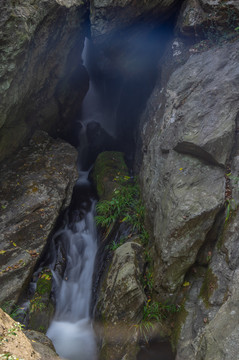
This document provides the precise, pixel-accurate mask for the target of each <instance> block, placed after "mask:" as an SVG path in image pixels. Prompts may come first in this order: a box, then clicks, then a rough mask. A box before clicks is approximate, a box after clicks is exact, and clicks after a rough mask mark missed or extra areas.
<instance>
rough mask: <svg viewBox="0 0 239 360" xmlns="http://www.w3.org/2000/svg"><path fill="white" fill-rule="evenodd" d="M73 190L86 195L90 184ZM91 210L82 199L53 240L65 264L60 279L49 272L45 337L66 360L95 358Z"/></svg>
mask: <svg viewBox="0 0 239 360" xmlns="http://www.w3.org/2000/svg"><path fill="white" fill-rule="evenodd" d="M82 175H83V176H84V174H82ZM79 180H82V178H80V179H79ZM76 186H77V187H78V191H87V190H88V189H89V187H90V184H89V183H88V181H87V180H84V181H82V182H81V183H80V181H79V182H78V184H77V185H76ZM94 207H95V200H94V199H93V198H89V199H88V201H85V200H84V199H83V201H82V202H81V203H80V204H79V208H78V210H77V211H76V209H70V211H71V213H70V214H69V216H68V221H67V223H66V225H65V227H64V228H62V229H60V230H59V231H58V232H56V234H55V235H54V238H53V241H54V240H55V242H58V248H59V246H60V247H61V248H62V249H63V253H65V254H66V264H65V270H64V274H63V277H61V276H60V275H59V274H58V273H57V272H55V271H52V273H53V277H54V280H55V296H56V311H55V316H54V319H53V321H52V323H51V325H50V327H49V329H48V331H47V336H48V337H49V338H50V339H51V340H52V341H53V344H54V346H55V348H56V351H57V353H58V354H59V355H60V356H61V357H63V358H65V359H69V360H95V359H96V358H97V351H96V342H95V336H94V332H93V329H92V324H91V320H90V301H91V290H92V289H91V288H92V275H93V270H94V260H95V255H96V251H97V236H96V229H95V224H94ZM75 217H76V218H78V219H77V221H76V219H75Z"/></svg>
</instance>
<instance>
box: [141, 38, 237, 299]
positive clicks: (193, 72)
mask: <svg viewBox="0 0 239 360" xmlns="http://www.w3.org/2000/svg"><path fill="white" fill-rule="evenodd" d="M238 50H239V43H238V42H237V43H233V44H228V45H225V46H223V47H221V48H214V49H212V50H209V51H207V52H204V53H202V54H199V55H196V56H195V55H193V56H191V57H190V58H189V60H188V61H187V62H186V63H185V65H183V66H181V67H179V68H178V69H177V70H176V71H175V72H173V74H172V75H171V77H170V79H169V81H168V84H167V87H166V89H165V91H163V92H161V93H160V92H159V91H158V89H156V90H155V94H157V97H158V107H155V106H151V99H150V100H149V102H148V109H149V110H147V109H146V112H147V111H148V113H149V114H151V116H150V119H149V122H148V123H146V125H145V127H144V135H143V143H144V145H143V150H144V155H143V164H142V167H141V180H142V187H143V194H144V199H145V204H146V207H147V210H148V213H149V217H148V218H149V221H150V223H151V225H152V226H153V234H154V239H155V243H154V248H155V250H156V252H154V254H155V255H154V261H155V268H154V271H155V280H156V281H155V286H156V288H157V289H158V290H159V289H160V288H161V289H164V291H166V293H167V294H168V295H169V294H170V293H174V292H175V291H176V290H177V289H178V288H179V286H180V285H181V284H182V281H183V277H184V274H185V272H186V271H187V269H188V268H189V267H190V266H191V265H192V264H193V263H194V261H195V259H196V256H197V253H198V250H199V249H200V247H201V246H202V244H203V243H204V241H205V239H206V236H207V233H208V231H209V230H210V229H211V227H212V225H213V223H214V220H215V217H216V215H217V213H218V212H219V210H220V209H221V208H222V206H223V204H224V187H225V180H224V173H225V170H224V169H223V167H224V166H225V165H226V163H227V161H228V159H229V157H230V154H231V151H232V148H233V144H234V142H235V129H236V119H237V116H238V113H239V103H238V96H239V68H238V61H239V52H238ZM155 94H154V93H153V94H152V97H151V98H152V101H153V103H154V104H155ZM160 104H161V105H160ZM153 109H154V110H155V111H154V112H153V113H152V110H153Z"/></svg>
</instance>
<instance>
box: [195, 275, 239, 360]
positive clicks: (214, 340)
mask: <svg viewBox="0 0 239 360" xmlns="http://www.w3.org/2000/svg"><path fill="white" fill-rule="evenodd" d="M238 284H239V270H238V269H237V270H236V271H235V273H234V277H233V284H232V291H231V294H230V296H229V298H228V300H227V301H226V302H225V304H223V305H222V306H221V308H220V310H219V311H218V313H217V314H216V316H215V317H214V318H213V320H212V321H211V322H210V323H209V325H208V326H207V327H205V330H204V332H203V333H202V334H200V335H199V336H198V339H196V343H197V345H198V349H197V352H196V359H205V360H217V359H223V360H229V359H238V352H239V345H238V341H237V339H238V336H239V325H238V321H237V319H238V315H239V307H238V301H239V290H238V289H239V288H238Z"/></svg>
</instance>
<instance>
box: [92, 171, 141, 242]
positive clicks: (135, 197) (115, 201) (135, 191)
mask: <svg viewBox="0 0 239 360" xmlns="http://www.w3.org/2000/svg"><path fill="white" fill-rule="evenodd" d="M113 181H114V182H115V184H116V185H117V186H116V187H115V189H114V190H113V196H112V198H111V199H110V200H101V201H99V202H98V203H97V205H96V211H97V216H96V218H95V220H96V224H97V225H100V226H102V227H104V228H106V229H107V228H109V227H110V226H111V225H112V224H113V223H115V222H116V221H119V222H121V223H123V222H126V223H128V224H130V225H131V226H132V230H133V231H135V232H137V233H139V236H140V238H141V240H142V241H143V242H145V241H147V240H148V234H147V231H146V230H145V227H144V211H145V209H144V206H143V204H142V201H141V198H140V189H139V185H138V184H137V181H136V180H135V179H134V178H133V177H130V176H127V175H121V174H118V175H117V176H115V178H114V179H113ZM121 240H122V241H121V242H122V243H123V242H124V240H125V239H121ZM113 245H114V244H112V246H113ZM113 247H114V246H113ZM116 248H117V247H116Z"/></svg>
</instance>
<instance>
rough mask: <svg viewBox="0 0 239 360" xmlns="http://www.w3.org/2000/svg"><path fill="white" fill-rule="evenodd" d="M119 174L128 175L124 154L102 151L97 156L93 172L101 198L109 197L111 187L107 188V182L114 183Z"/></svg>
mask: <svg viewBox="0 0 239 360" xmlns="http://www.w3.org/2000/svg"><path fill="white" fill-rule="evenodd" d="M117 175H126V176H127V175H128V169H127V166H126V164H125V162H124V154H123V153H121V152H117V151H105V152H103V153H101V154H100V155H99V156H98V157H97V160H96V162H95V166H94V169H93V173H92V179H93V182H94V184H95V186H96V189H97V192H98V195H99V197H100V198H101V197H105V198H109V197H110V196H111V191H110V190H111V189H110V188H109V189H107V183H109V182H110V183H113V180H114V178H115V177H116V176H117ZM113 184H114V183H113ZM114 187H115V185H114ZM108 193H109V194H108Z"/></svg>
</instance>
